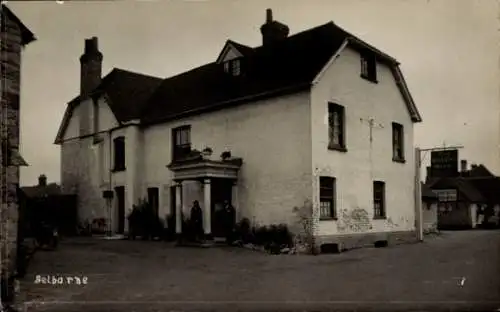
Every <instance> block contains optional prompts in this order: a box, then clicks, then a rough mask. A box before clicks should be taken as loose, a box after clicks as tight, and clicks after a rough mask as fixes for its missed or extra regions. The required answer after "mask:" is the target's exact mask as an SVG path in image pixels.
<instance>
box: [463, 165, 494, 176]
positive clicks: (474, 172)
mask: <svg viewBox="0 0 500 312" xmlns="http://www.w3.org/2000/svg"><path fill="white" fill-rule="evenodd" d="M467 173H468V174H467V176H469V177H494V175H493V173H491V171H489V170H488V169H487V168H486V167H485V166H484V165H482V164H481V165H478V166H476V167H473V168H471V169H470V170H469V171H468V172H467Z"/></svg>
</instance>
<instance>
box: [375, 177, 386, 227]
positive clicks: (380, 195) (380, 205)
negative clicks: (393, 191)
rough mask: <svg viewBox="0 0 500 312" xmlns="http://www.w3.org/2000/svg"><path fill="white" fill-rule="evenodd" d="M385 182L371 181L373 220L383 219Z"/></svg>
mask: <svg viewBox="0 0 500 312" xmlns="http://www.w3.org/2000/svg"><path fill="white" fill-rule="evenodd" d="M385 208H386V207H385V182H382V181H373V218H374V219H384V218H385V216H386V215H385Z"/></svg>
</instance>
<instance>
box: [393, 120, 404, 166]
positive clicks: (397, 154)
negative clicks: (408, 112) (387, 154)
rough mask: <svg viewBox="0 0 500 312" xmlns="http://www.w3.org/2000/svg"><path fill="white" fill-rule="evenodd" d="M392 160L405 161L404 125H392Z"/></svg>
mask: <svg viewBox="0 0 500 312" xmlns="http://www.w3.org/2000/svg"><path fill="white" fill-rule="evenodd" d="M392 160H394V161H400V162H401V161H404V160H405V153H404V131H403V125H401V124H398V123H395V122H393V123H392Z"/></svg>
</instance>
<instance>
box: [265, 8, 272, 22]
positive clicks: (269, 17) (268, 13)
mask: <svg viewBox="0 0 500 312" xmlns="http://www.w3.org/2000/svg"><path fill="white" fill-rule="evenodd" d="M272 21H273V10H271V9H267V10H266V22H267V23H270V22H272Z"/></svg>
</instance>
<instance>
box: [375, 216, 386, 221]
mask: <svg viewBox="0 0 500 312" xmlns="http://www.w3.org/2000/svg"><path fill="white" fill-rule="evenodd" d="M386 219H387V217H386V216H377V217H373V220H386Z"/></svg>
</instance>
